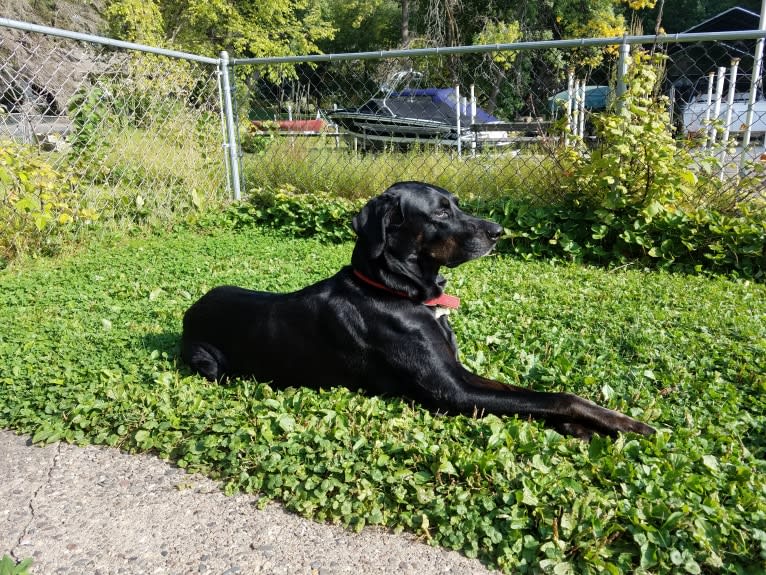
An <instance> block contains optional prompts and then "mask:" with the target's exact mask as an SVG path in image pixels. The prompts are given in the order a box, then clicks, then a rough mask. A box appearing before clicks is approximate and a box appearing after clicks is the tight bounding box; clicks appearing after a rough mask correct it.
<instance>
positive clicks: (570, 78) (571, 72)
mask: <svg viewBox="0 0 766 575" xmlns="http://www.w3.org/2000/svg"><path fill="white" fill-rule="evenodd" d="M764 1H766V0H764ZM572 90H574V70H572V69H570V70H569V73H568V74H567V112H566V113H567V128H568V130H567V131H566V133H565V135H564V145H565V146H568V145H569V133H570V132H574V130H573V129H572Z"/></svg>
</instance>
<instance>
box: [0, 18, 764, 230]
mask: <svg viewBox="0 0 766 575" xmlns="http://www.w3.org/2000/svg"><path fill="white" fill-rule="evenodd" d="M0 31H2V32H3V33H2V35H0V148H1V149H2V154H0V168H2V167H3V166H5V171H4V172H3V174H5V175H4V180H9V179H13V180H14V181H13V182H11V184H9V182H8V181H4V182H3V183H2V185H3V186H5V190H6V192H5V197H4V202H5V203H4V206H5V208H4V209H5V211H6V212H8V213H10V214H11V215H13V214H14V213H15V214H17V215H18V213H19V212H20V211H21V212H25V213H27V214H30V213H31V214H33V215H34V216H35V218H33V219H34V221H35V225H36V226H37V227H38V228H40V229H41V230H42V229H44V228H45V227H46V225H47V221H48V220H50V219H52V218H55V219H58V220H59V221H61V222H62V223H68V222H70V221H72V220H74V221H76V222H79V223H88V222H89V221H92V220H95V219H102V220H105V219H109V220H118V221H121V220H127V221H129V222H136V221H142V220H146V219H151V218H157V219H160V220H165V221H169V219H170V218H171V217H172V216H173V215H174V214H177V213H179V212H180V213H183V212H188V211H194V210H201V209H203V208H204V207H205V206H206V205H207V206H209V205H211V204H219V203H222V202H225V201H226V200H228V199H230V198H232V197H234V198H239V197H240V196H241V195H246V194H247V193H248V192H249V191H252V190H256V189H261V188H266V189H273V188H280V189H288V190H289V189H294V190H297V191H300V192H306V193H311V192H316V191H328V192H331V193H333V194H339V195H342V196H346V197H366V196H369V195H373V194H375V193H378V192H380V191H381V190H382V189H384V188H385V187H386V186H388V185H389V184H391V183H393V182H394V181H397V180H404V179H420V180H426V181H430V182H434V183H437V184H440V185H443V186H444V187H446V188H448V189H450V190H452V191H454V192H456V193H458V194H459V195H462V196H467V197H470V196H472V195H474V194H476V193H477V192H480V193H481V196H482V197H483V198H491V197H498V198H505V197H511V198H515V199H523V200H525V201H528V202H532V203H537V204H547V205H551V204H553V205H555V204H557V203H558V202H560V201H561V200H562V198H563V197H564V196H565V194H567V193H570V194H571V185H570V186H569V187H567V186H568V185H569V184H567V178H569V176H570V173H569V172H570V170H571V166H572V162H573V161H574V160H573V158H589V157H595V156H597V154H598V153H600V150H603V148H604V147H605V146H614V145H615V144H614V142H613V141H610V140H609V138H608V137H605V134H606V135H607V136H608V132H604V130H603V125H602V124H603V121H602V120H603V118H604V117H605V116H604V115H605V114H611V115H612V116H617V115H619V114H620V106H621V105H622V104H621V102H622V100H621V99H620V98H619V96H620V94H621V93H623V92H624V91H625V90H626V81H627V80H628V79H629V74H628V63H629V62H630V56H631V54H632V55H633V56H635V55H636V54H638V53H644V54H652V53H653V54H661V55H662V59H661V64H657V63H655V64H654V68H655V70H657V71H658V73H659V77H660V78H661V81H660V82H658V83H656V84H655V85H654V86H653V88H652V89H653V90H654V92H655V96H658V97H660V98H661V100H660V101H661V102H662V103H661V105H660V107H661V108H662V113H661V115H660V116H658V117H659V118H660V119H661V120H662V125H655V126H654V128H653V129H654V130H655V131H659V132H663V131H665V132H667V133H668V134H672V136H670V137H671V138H672V151H673V155H672V156H668V157H666V158H665V162H668V163H672V162H676V163H678V162H681V163H684V164H688V167H689V169H690V173H692V174H693V175H692V176H691V177H694V178H699V181H700V182H701V181H703V180H704V181H706V182H707V184H706V185H705V186H702V185H700V186H697V187H696V188H693V190H692V192H691V196H690V197H689V198H688V201H689V202H690V203H692V202H693V203H697V204H699V203H716V204H717V205H719V206H723V207H725V208H726V209H728V210H736V209H738V208H739V206H741V204H742V203H745V202H747V203H750V202H763V199H764V180H763V176H762V170H761V165H762V164H763V158H764V155H763V154H764V151H765V150H764V134H765V133H766V100H765V99H764V95H763V90H762V87H763V84H762V68H763V66H762V53H763V52H762V48H763V38H764V35H766V34H765V33H764V32H755V31H749V32H732V33H714V34H693V35H690V34H687V35H676V36H672V37H661V38H659V39H658V38H655V37H647V36H636V37H625V38H623V39H590V40H568V41H550V42H526V43H517V44H509V45H502V46H500V45H498V46H476V47H457V48H440V49H419V50H406V51H405V50H400V51H391V52H386V53H361V54H345V55H317V56H306V57H282V58H261V59H233V60H231V61H230V62H229V60H228V57H227V56H226V54H225V53H224V54H222V57H221V58H205V57H201V56H195V55H190V54H182V53H178V52H172V51H169V50H162V49H156V48H150V47H146V46H138V45H135V44H129V43H125V42H119V41H114V40H109V39H105V38H100V37H94V36H85V35H80V34H75V33H71V32H66V31H62V30H55V29H51V28H44V27H39V26H34V25H29V24H24V23H19V22H13V21H10V20H7V19H0ZM599 118H602V120H599ZM600 125H602V128H601V129H599V126H600ZM667 127H670V128H671V129H672V131H667V130H663V129H664V128H667ZM639 142H640V140H639ZM639 145H640V144H639ZM12 147H13V150H15V152H14V153H13V154H10V153H9V150H10V149H11V148H12ZM19 150H21V151H19ZM626 157H627V155H626ZM618 168H619V166H618ZM0 175H2V174H0ZM33 180H34V181H35V182H37V184H40V185H37V184H36V185H37V187H38V189H43V190H45V189H48V190H49V193H48V196H47V197H41V196H39V195H38V196H37V197H32V195H30V194H26V195H25V192H24V190H25V189H27V188H28V187H29V186H28V184H29V182H30V181H33ZM54 180H55V181H56V182H58V184H61V183H62V182H63V184H64V185H63V186H62V185H54ZM710 182H715V185H714V186H712V187H711V186H710V185H709V183H710ZM9 186H10V187H9ZM25 186H26V187H25ZM54 189H63V190H65V192H66V193H65V194H64V193H63V192H62V194H63V195H61V196H56V195H55V194H54V193H53V190H54ZM8 190H10V191H8ZM43 196H45V194H43ZM46 202H47V204H46ZM0 209H3V208H2V206H0ZM46 210H47V211H46ZM6 215H7V214H5V215H4V219H7V218H6Z"/></svg>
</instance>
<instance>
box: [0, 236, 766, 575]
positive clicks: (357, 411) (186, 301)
mask: <svg viewBox="0 0 766 575" xmlns="http://www.w3.org/2000/svg"><path fill="white" fill-rule="evenodd" d="M349 257H350V246H349V245H348V244H343V245H339V246H327V245H323V244H321V243H319V242H316V241H313V240H294V239H286V238H285V237H282V236H277V235H271V234H267V233H264V232H262V231H259V230H257V229H255V230H254V229H249V230H241V231H239V232H237V233H232V232H229V231H226V230H222V231H216V232H209V233H192V232H190V231H183V230H180V231H176V232H174V233H172V234H169V233H164V234H162V235H159V236H157V237H154V238H143V239H132V240H128V239H126V240H119V241H118V240H112V241H111V242H106V241H102V242H101V243H100V244H93V245H92V246H91V248H90V249H88V250H87V251H84V252H82V253H80V254H78V255H77V256H76V257H67V258H60V259H57V260H40V261H37V262H26V263H24V264H23V265H22V264H17V265H14V266H12V267H11V268H9V269H7V270H5V271H3V272H0V325H2V326H3V329H2V331H1V332H0V427H9V428H12V429H16V430H19V431H23V432H26V433H31V434H32V435H33V436H34V440H35V441H39V442H49V441H55V440H59V439H64V440H67V441H72V442H76V443H97V444H106V445H113V446H117V447H121V448H123V449H126V450H129V451H153V452H156V453H157V454H158V455H160V456H161V457H163V458H166V459H169V460H172V461H175V462H176V463H177V464H178V465H180V466H182V467H186V468H189V469H194V470H198V471H202V472H204V473H207V474H209V475H210V476H212V477H215V478H218V479H220V480H221V481H222V482H223V483H224V484H225V485H226V487H227V489H228V490H230V491H234V490H244V491H251V492H260V493H261V494H263V495H264V499H266V498H276V499H279V500H281V501H283V502H284V503H285V505H286V506H287V507H288V508H290V509H292V510H295V511H296V512H298V513H300V514H302V515H305V516H307V517H312V518H314V519H317V520H324V521H334V522H339V523H341V524H343V525H346V526H348V527H350V528H362V527H363V526H365V525H370V524H373V525H384V526H387V527H389V528H392V529H394V530H401V529H406V530H409V531H412V532H414V533H416V534H418V535H419V536H421V537H422V538H423V539H425V540H428V541H430V542H432V543H435V544H439V545H443V546H446V547H449V548H453V549H457V550H460V551H461V552H463V553H465V554H467V555H469V556H476V557H479V558H480V559H481V560H483V561H485V562H487V563H488V564H491V565H497V566H500V567H501V568H502V569H504V570H505V571H506V572H508V573H548V572H550V573H556V574H563V573H578V574H580V573H599V572H606V573H667V572H681V573H701V572H705V573H714V572H715V573H717V572H726V573H753V574H755V573H762V572H763V569H764V565H766V479H765V478H766V462H765V461H764V459H765V458H766V437H765V436H764V422H765V416H766V409H765V408H766V401H765V400H764V397H766V394H765V393H764V392H766V376H765V375H764V374H766V286H764V285H763V284H753V283H748V282H737V281H731V280H727V279H723V278H704V277H689V276H683V275H680V274H668V273H661V272H652V273H648V272H642V271H627V270H622V271H615V272H612V273H609V272H606V271H603V270H597V269H591V268H584V267H577V266H556V265H552V264H550V263H545V262H533V263H523V262H519V261H517V260H514V259H511V258H506V257H499V256H496V257H490V258H485V259H484V260H481V261H478V262H472V263H470V264H467V265H465V266H462V267H461V268H458V269H455V270H448V279H449V280H450V284H449V286H450V291H451V293H454V294H456V295H458V296H460V297H461V298H462V301H463V305H462V307H461V310H460V311H459V312H458V313H457V314H455V315H453V316H451V317H452V318H453V320H452V321H453V326H454V328H455V331H456V334H457V337H458V340H459V341H460V343H461V349H462V358H463V360H464V362H465V363H466V364H467V365H469V366H470V367H471V368H473V369H475V370H477V371H480V372H481V373H482V374H485V375H489V376H492V377H496V378H498V379H501V380H504V381H507V382H511V383H519V384H522V385H526V386H530V387H534V388H536V389H547V390H553V389H556V390H560V389H566V390H568V391H572V392H574V393H578V394H581V395H583V396H586V397H588V398H591V399H593V400H596V401H599V402H600V403H603V404H605V405H607V406H609V407H612V408H615V409H619V410H622V411H625V412H627V413H629V414H631V415H633V416H635V417H638V418H640V419H642V420H644V421H647V422H648V423H650V424H652V425H653V426H655V427H657V428H658V429H659V433H658V434H657V435H656V436H654V437H652V438H649V439H646V438H641V437H635V436H623V437H620V438H619V439H617V440H616V441H612V440H610V439H602V438H596V439H594V440H593V441H592V442H590V443H582V442H578V441H576V440H573V439H569V438H564V437H561V436H559V435H558V434H556V433H555V432H552V431H549V430H545V429H544V428H542V427H541V426H540V425H539V424H538V423H535V422H526V421H519V420H517V419H515V418H503V419H500V418H497V417H486V418H484V419H480V420H475V419H470V418H466V417H444V416H438V415H434V414H431V413H428V412H426V411H424V410H422V409H421V408H419V407H418V406H413V405H410V404H408V403H407V402H404V401H401V400H398V399H395V398H389V399H381V398H375V397H371V398H368V397H364V396H361V395H358V394H354V393H350V392H348V391H346V390H343V389H329V390H324V391H321V392H312V391H308V390H303V389H301V390H294V389H293V390H287V391H275V390H272V389H271V388H270V387H269V386H267V385H263V384H256V383H255V382H251V381H238V382H234V383H233V384H231V385H227V386H218V385H212V384H209V383H207V382H205V381H204V380H202V379H200V378H199V377H196V376H192V375H190V374H189V372H188V371H187V369H186V368H185V367H184V366H183V365H181V364H180V363H179V362H178V360H177V342H178V338H179V334H180V321H181V316H182V314H183V312H184V310H185V309H186V308H187V307H188V306H189V305H190V304H191V302H192V301H193V300H194V299H195V298H197V297H198V296H199V295H201V294H202V293H204V291H206V290H207V289H208V288H210V287H212V286H214V285H217V284H221V283H234V284H239V285H243V286H249V287H253V288H258V289H267V290H280V291H286V290H291V289H295V288H298V287H301V286H303V285H305V284H307V283H310V282H313V281H316V280H318V279H320V278H323V277H326V276H327V275H329V274H332V273H333V272H334V271H335V270H337V269H338V268H339V267H340V266H341V265H343V264H345V263H346V262H347V261H348V259H349Z"/></svg>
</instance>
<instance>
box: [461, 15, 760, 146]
mask: <svg viewBox="0 0 766 575" xmlns="http://www.w3.org/2000/svg"><path fill="white" fill-rule="evenodd" d="M764 1H766V0H764ZM475 123H476V86H474V85H473V84H471V126H473V125H474V124H475ZM472 131H473V137H472V138H471V155H472V156H475V155H476V143H477V142H476V139H477V138H478V137H479V134H478V133H477V132H476V130H472Z"/></svg>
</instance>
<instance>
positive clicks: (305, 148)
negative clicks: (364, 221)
mask: <svg viewBox="0 0 766 575" xmlns="http://www.w3.org/2000/svg"><path fill="white" fill-rule="evenodd" d="M268 142H269V143H268V145H267V146H266V147H265V149H264V150H263V151H262V152H261V153H258V154H247V155H246V156H245V158H244V160H243V165H244V174H245V181H246V182H247V185H248V188H267V189H279V188H282V187H284V186H285V185H287V186H291V187H293V188H294V189H296V190H299V191H304V192H314V191H326V192H332V193H333V195H338V196H341V197H345V198H349V199H357V198H369V197H371V196H373V195H376V194H378V193H380V190H384V189H386V188H387V187H388V186H389V185H391V184H392V183H394V182H397V181H403V180H420V181H424V182H431V183H434V184H436V185H440V186H443V187H445V188H447V189H449V190H450V191H451V192H453V193H456V194H457V195H459V196H460V197H462V198H466V199H470V198H477V197H479V198H481V199H483V200H490V199H493V198H497V197H504V198H507V197H509V196H510V197H513V198H515V199H518V200H523V199H525V200H530V201H532V203H535V204H537V203H540V204H545V203H552V204H556V203H558V201H560V198H559V197H557V193H558V192H557V190H558V187H559V186H557V180H556V179H557V177H558V174H559V173H560V170H559V169H554V160H553V159H552V157H551V156H550V154H549V153H548V154H545V153H534V150H533V149H532V148H528V149H527V151H524V152H522V153H516V152H514V151H510V150H509V151H505V152H501V151H495V152H484V153H480V154H477V155H476V156H471V154H470V152H468V151H466V152H464V155H463V157H461V158H459V157H457V154H456V152H455V151H454V150H452V151H449V150H447V149H440V148H427V149H418V148H413V149H411V150H409V151H405V152H399V151H386V152H380V153H361V152H359V153H354V152H353V151H351V150H350V149H349V148H347V147H345V145H343V146H341V147H340V148H339V149H336V148H335V147H334V137H333V136H325V137H323V138H321V139H319V138H313V139H309V138H300V137H296V138H289V137H282V138H280V137H277V138H273V139H270V140H268Z"/></svg>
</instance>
